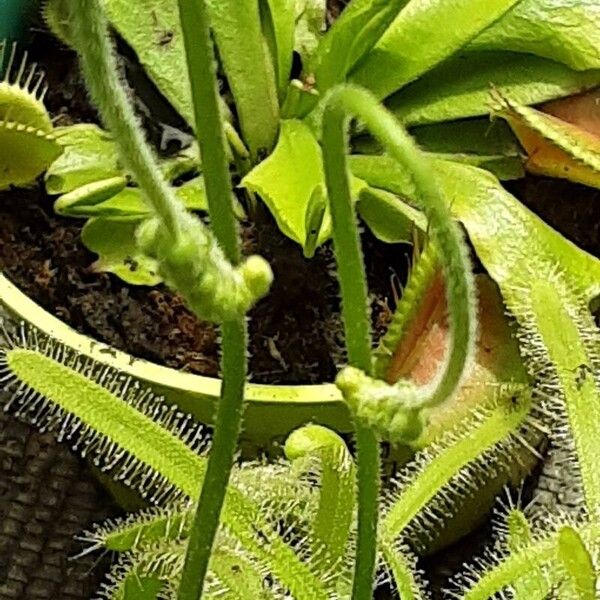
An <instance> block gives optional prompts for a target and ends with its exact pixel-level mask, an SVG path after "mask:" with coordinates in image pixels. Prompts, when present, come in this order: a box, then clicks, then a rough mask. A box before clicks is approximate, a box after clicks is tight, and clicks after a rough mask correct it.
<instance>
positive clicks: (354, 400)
mask: <svg viewBox="0 0 600 600" xmlns="http://www.w3.org/2000/svg"><path fill="white" fill-rule="evenodd" d="M336 385H337V387H338V388H339V389H340V391H341V392H342V395H343V396H344V399H345V400H346V402H347V403H348V405H349V406H350V409H351V410H352V411H353V413H354V414H355V416H356V417H357V418H358V419H359V420H361V421H363V422H365V423H366V424H367V425H368V426H370V427H372V428H373V429H374V430H375V431H377V433H379V434H380V435H381V436H382V437H385V438H386V439H389V440H391V441H394V442H400V441H402V442H411V441H414V440H416V439H417V438H418V437H419V436H420V435H421V433H422V431H423V426H424V422H423V419H422V416H421V408H422V405H423V400H424V395H423V391H422V390H420V389H419V387H418V386H417V385H415V384H414V383H412V382H410V381H406V380H401V381H399V382H397V383H395V384H393V385H390V384H388V383H386V382H385V381H382V380H380V379H374V378H372V377H369V376H368V375H367V374H366V373H364V372H363V371H361V370H360V369H356V368H354V367H346V368H345V369H343V370H342V371H340V373H339V375H338V376H337V378H336Z"/></svg>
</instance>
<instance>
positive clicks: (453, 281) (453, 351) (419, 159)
mask: <svg viewBox="0 0 600 600" xmlns="http://www.w3.org/2000/svg"><path fill="white" fill-rule="evenodd" d="M328 106H329V107H330V108H329V111H330V112H331V110H332V109H331V107H332V106H338V107H341V110H343V111H344V112H346V113H349V114H352V115H354V116H356V117H358V118H360V119H361V120H362V121H363V122H364V123H365V125H366V126H367V127H368V128H369V129H370V131H371V132H372V133H373V134H374V135H375V137H377V138H378V139H379V140H380V142H381V143H382V145H383V146H384V148H385V150H386V151H387V152H388V154H389V155H390V156H391V157H392V158H394V159H395V160H396V161H397V162H398V163H399V164H400V165H402V166H403V167H404V168H405V169H406V171H407V174H408V176H409V177H410V178H411V182H412V185H413V186H414V188H415V192H416V194H415V197H416V199H417V201H418V202H419V204H420V205H421V208H422V209H423V211H424V212H425V214H426V216H427V219H428V223H429V231H430V235H431V237H432V239H433V242H434V244H435V246H436V247H437V248H438V252H439V256H440V262H441V268H442V272H443V275H444V282H445V287H446V300H447V304H448V315H449V337H450V344H449V348H448V350H447V352H446V359H445V364H444V365H443V367H442V368H441V369H440V372H439V374H438V376H437V377H436V378H435V380H434V381H433V382H432V384H430V385H429V386H428V387H427V388H425V390H424V393H423V394H422V395H420V397H419V400H418V405H419V406H422V407H434V406H436V405H438V404H440V403H441V402H443V401H444V400H446V399H447V398H448V397H449V396H451V395H452V394H453V393H454V392H455V391H456V389H457V388H458V386H459V384H460V382H461V380H462V377H463V375H464V373H465V370H466V368H467V367H468V365H469V362H470V360H471V358H472V356H473V350H474V346H475V337H476V335H475V333H476V328H477V316H476V312H477V311H476V301H475V292H474V283H473V276H472V272H471V264H470V260H469V257H468V254H467V248H466V245H465V243H464V240H463V236H462V232H461V231H460V229H459V227H458V225H457V224H456V223H455V222H454V220H453V219H452V216H451V214H450V208H449V206H448V203H447V202H446V200H445V198H444V197H443V195H442V193H441V191H440V187H439V186H438V185H437V183H436V178H435V174H434V171H433V168H432V164H431V161H430V160H429V159H428V158H427V157H426V155H425V154H424V153H423V152H421V151H420V150H419V148H418V147H417V145H416V144H415V142H414V140H413V139H412V138H411V137H410V135H409V134H408V133H407V132H406V130H405V129H404V128H403V127H402V125H401V124H400V123H399V122H398V121H397V120H396V118H395V117H394V116H393V115H392V114H391V113H390V112H389V111H387V110H386V109H385V108H383V107H382V106H380V105H379V104H378V103H377V101H376V99H375V97H374V96H372V95H371V94H370V93H369V92H367V91H366V90H362V89H360V88H357V87H353V86H340V87H339V88H337V89H336V90H334V91H333V92H332V93H331V94H330V96H329V99H328ZM338 110H340V109H338ZM326 118H327V117H326ZM344 168H346V163H345V162H344Z"/></svg>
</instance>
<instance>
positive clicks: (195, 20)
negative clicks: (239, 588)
mask: <svg viewBox="0 0 600 600" xmlns="http://www.w3.org/2000/svg"><path fill="white" fill-rule="evenodd" d="M179 13H180V19H181V28H182V31H183V38H184V43H185V49H186V56H187V65H188V72H189V78H190V83H191V88H192V99H193V101H194V116H195V120H196V132H197V137H198V144H199V146H200V153H201V155H202V161H203V168H204V181H205V185H206V194H207V198H208V206H209V212H210V217H211V223H212V227H213V231H214V232H215V235H216V237H217V239H218V241H219V242H220V244H221V246H222V247H223V249H224V251H225V254H226V256H227V258H228V259H229V260H230V261H231V262H233V263H234V264H236V263H238V262H239V260H240V248H239V240H238V232H237V226H236V220H235V215H234V207H233V194H232V189H231V180H230V177H229V165H228V161H227V152H226V146H225V144H226V142H225V134H224V131H223V127H222V124H221V118H220V113H219V96H218V90H217V79H216V72H215V71H216V62H215V58H214V49H213V46H212V41H211V38H210V31H209V24H208V14H207V10H206V5H205V2H204V0H202V1H192V0H179ZM222 336H223V341H222V353H223V355H222V362H221V367H222V373H223V384H222V388H221V399H220V402H219V407H218V412H217V418H216V429H215V437H214V443H213V447H212V451H211V454H210V457H209V460H208V466H207V469H206V476H205V479H204V483H203V486H202V491H201V494H200V500H199V503H198V507H197V510H196V515H195V517H194V523H193V525H192V529H191V532H190V539H189V543H188V548H187V554H186V557H185V565H184V569H183V574H182V578H181V584H180V587H179V594H178V597H179V599H180V600H196V599H197V598H200V597H201V595H202V588H203V585H204V579H205V577H206V573H207V571H208V564H209V561H210V556H211V552H212V546H213V542H214V538H215V535H216V532H217V529H218V527H219V518H220V514H221V510H222V508H223V502H224V500H225V494H226V491H227V484H228V482H229V478H230V476H231V470H232V467H233V461H234V454H235V450H236V447H237V440H238V437H239V433H240V430H241V422H242V414H243V401H244V384H245V381H246V373H247V358H246V346H247V331H246V320H245V317H244V316H243V315H240V316H239V317H238V318H237V319H235V320H232V321H228V322H225V323H224V324H223V326H222Z"/></svg>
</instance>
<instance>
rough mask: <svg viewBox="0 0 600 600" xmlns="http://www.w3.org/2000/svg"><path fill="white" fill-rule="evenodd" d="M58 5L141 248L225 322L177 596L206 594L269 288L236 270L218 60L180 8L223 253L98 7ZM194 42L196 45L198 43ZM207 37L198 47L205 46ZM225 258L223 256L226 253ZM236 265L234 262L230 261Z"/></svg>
mask: <svg viewBox="0 0 600 600" xmlns="http://www.w3.org/2000/svg"><path fill="white" fill-rule="evenodd" d="M55 1H56V2H58V4H57V5H56V8H57V10H58V13H59V14H58V18H61V17H62V18H63V22H66V23H68V24H69V25H68V35H69V41H70V42H71V43H72V44H73V45H74V47H75V49H76V50H77V52H78V53H79V55H80V57H81V62H82V69H83V72H84V75H85V78H86V81H87V84H88V88H89V91H90V93H91V95H92V97H93V98H94V100H95V101H96V103H97V105H98V107H99V108H100V112H101V114H102V117H103V119H104V121H105V122H106V125H107V126H108V128H109V129H110V130H111V132H112V133H113V135H114V137H115V140H116V142H117V145H118V148H119V151H120V155H121V159H122V162H123V164H124V165H125V167H126V168H127V169H128V170H129V172H131V173H132V175H133V176H134V178H135V180H136V181H137V183H138V185H139V186H140V189H141V190H142V193H143V195H144V198H145V199H146V201H147V202H148V204H149V205H150V206H151V208H152V209H153V211H154V212H155V214H156V221H155V223H154V224H152V225H151V226H150V227H147V228H144V230H143V231H141V232H140V234H139V237H140V243H141V246H142V247H143V249H144V250H145V251H147V252H150V253H152V254H154V255H155V256H156V258H157V259H158V261H159V270H160V272H161V275H162V276H163V277H164V279H165V280H166V281H168V282H169V283H171V285H173V286H174V287H175V288H176V289H177V290H178V291H179V293H181V295H182V296H183V297H184V298H185V299H186V301H187V302H188V303H189V305H190V306H191V307H192V309H193V310H194V311H195V312H196V314H197V315H198V316H199V317H210V318H212V319H214V320H215V321H217V322H221V323H223V359H222V371H223V379H224V383H223V388H222V394H221V402H220V404H219V409H218V414H217V417H216V423H217V426H216V430H215V441H214V446H213V451H212V454H211V457H210V460H209V463H208V466H207V472H206V476H205V479H204V482H203V484H202V493H201V495H200V500H199V502H198V509H197V515H196V519H195V523H194V527H193V528H192V531H191V534H190V540H189V544H188V554H187V555H186V560H185V569H184V573H183V575H182V579H181V588H180V592H179V597H180V598H181V599H185V598H190V599H192V600H195V599H196V598H197V597H199V596H200V594H201V592H202V587H203V583H204V578H205V575H206V572H207V570H208V563H209V559H210V554H211V550H212V545H213V541H214V537H215V535H216V532H217V528H218V525H219V517H220V514H221V509H222V507H223V502H224V499H225V494H226V489H227V482H228V480H229V476H230V473H231V470H232V466H233V460H234V453H235V448H236V444H237V438H238V435H239V431H240V428H241V420H242V404H243V398H244V383H245V380H246V366H247V361H246V323H245V316H244V315H245V312H246V311H247V310H249V308H250V307H251V305H252V304H253V303H254V302H256V301H257V300H258V299H259V297H260V296H262V295H264V294H265V293H266V292H267V290H268V288H269V285H270V282H271V278H272V273H271V270H270V267H269V266H268V264H267V263H266V261H264V260H263V259H262V258H260V257H252V258H251V259H249V261H248V262H246V263H244V264H242V265H239V266H236V265H237V263H239V261H240V250H239V244H238V239H237V229H236V224H235V216H234V208H233V194H232V190H231V181H230V178H229V171H228V162H227V153H226V150H225V135H224V132H223V128H222V124H221V116H220V111H219V101H218V92H217V82H216V76H215V72H214V55H213V49H212V42H211V39H210V34H209V29H208V19H207V14H206V7H205V5H204V2H196V3H193V2H185V1H183V0H182V2H180V15H181V19H182V24H183V29H184V32H185V41H186V50H187V58H188V67H189V70H190V75H191V82H192V96H193V99H194V105H195V113H196V126H197V127H196V129H197V130H198V136H199V145H200V152H201V155H202V156H203V159H204V160H203V165H204V180H205V185H206V194H207V198H208V205H209V212H210V216H211V218H212V226H213V230H214V232H215V235H216V237H217V239H218V241H219V243H220V247H219V246H218V245H217V244H216V243H215V242H214V240H213V239H212V235H211V233H210V232H209V231H208V230H207V229H206V228H205V226H204V225H203V224H202V223H201V221H200V220H199V219H198V218H196V217H193V216H190V215H188V214H186V212H185V210H184V208H183V206H182V204H181V203H179V202H178V200H177V199H176V197H175V196H174V193H173V190H172V189H170V188H169V185H168V183H167V181H166V180H165V178H164V176H163V175H162V174H161V173H160V169H159V167H158V165H157V163H156V161H155V159H154V157H153V155H152V152H151V150H150V148H149V146H148V145H147V144H146V143H145V140H144V136H143V134H142V132H141V129H140V127H139V125H138V123H137V122H136V119H135V116H134V113H133V110H132V108H131V106H130V104H129V102H128V99H127V96H126V94H125V91H124V90H123V88H122V86H121V85H120V81H119V77H118V74H117V66H116V61H115V57H114V55H113V50H112V47H111V43H110V41H109V38H108V29H107V22H106V17H105V15H104V12H103V7H102V5H101V2H100V0H74V1H73V2H70V3H64V2H62V0H55ZM192 38H193V39H194V43H192V42H191V40H192ZM198 40H200V43H198ZM223 253H224V254H223ZM232 263H233V264H232Z"/></svg>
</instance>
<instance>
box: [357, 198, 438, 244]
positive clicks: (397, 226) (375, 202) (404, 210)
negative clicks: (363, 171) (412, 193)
mask: <svg viewBox="0 0 600 600" xmlns="http://www.w3.org/2000/svg"><path fill="white" fill-rule="evenodd" d="M356 208H357V209H358V214H359V215H360V216H361V217H362V219H363V220H364V222H365V223H366V224H367V226H368V227H369V229H370V230H371V231H372V232H373V235H375V237H376V238H377V239H379V240H381V241H382V242H386V243H388V244H397V243H399V242H412V240H413V233H414V231H415V228H416V229H417V230H420V231H423V232H424V231H425V230H426V229H427V221H426V219H425V217H424V216H423V213H421V212H419V211H418V210H416V209H414V208H412V207H411V206H408V205H407V204H405V203H404V202H402V201H400V199H399V198H397V197H396V196H395V195H394V194H390V193H389V192H386V191H384V190H378V189H376V188H365V189H364V190H362V192H361V193H360V197H359V200H358V203H357V206H356Z"/></svg>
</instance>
